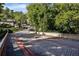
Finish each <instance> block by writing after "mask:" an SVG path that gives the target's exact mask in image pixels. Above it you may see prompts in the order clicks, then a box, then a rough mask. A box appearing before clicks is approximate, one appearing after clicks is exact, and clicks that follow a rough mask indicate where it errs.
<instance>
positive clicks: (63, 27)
mask: <svg viewBox="0 0 79 59" xmlns="http://www.w3.org/2000/svg"><path fill="white" fill-rule="evenodd" d="M55 19H56V20H55V26H56V30H57V31H59V32H62V33H79V12H76V11H67V12H63V13H59V14H58V15H57V16H56V18H55Z"/></svg>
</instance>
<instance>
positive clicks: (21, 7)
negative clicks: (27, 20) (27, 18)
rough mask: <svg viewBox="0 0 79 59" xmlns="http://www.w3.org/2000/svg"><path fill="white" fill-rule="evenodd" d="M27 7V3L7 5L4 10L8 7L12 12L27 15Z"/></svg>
mask: <svg viewBox="0 0 79 59" xmlns="http://www.w3.org/2000/svg"><path fill="white" fill-rule="evenodd" d="M27 5H28V4H26V3H5V5H4V8H6V7H8V8H9V9H10V10H14V11H19V12H23V13H26V12H27V9H26V6H27Z"/></svg>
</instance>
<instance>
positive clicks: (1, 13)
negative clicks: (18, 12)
mask: <svg viewBox="0 0 79 59" xmlns="http://www.w3.org/2000/svg"><path fill="white" fill-rule="evenodd" d="M3 5H4V3H0V20H2V19H3V16H4V15H3V7H4V6H3Z"/></svg>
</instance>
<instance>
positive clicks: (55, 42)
mask: <svg viewBox="0 0 79 59" xmlns="http://www.w3.org/2000/svg"><path fill="white" fill-rule="evenodd" d="M30 35H31V34H28V33H27V32H26V31H23V32H18V33H17V36H18V37H19V38H20V39H21V40H23V41H24V43H25V46H26V47H27V48H29V49H30V50H31V51H32V52H33V53H34V54H35V55H38V56H79V41H73V40H68V39H64V40H62V39H53V38H52V39H42V40H31V39H35V38H34V36H33V35H31V36H30Z"/></svg>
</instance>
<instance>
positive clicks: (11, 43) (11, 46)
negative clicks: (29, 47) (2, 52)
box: [6, 34, 24, 56]
mask: <svg viewBox="0 0 79 59" xmlns="http://www.w3.org/2000/svg"><path fill="white" fill-rule="evenodd" d="M23 55H24V54H23V52H22V51H21V50H20V49H19V48H18V46H17V44H16V42H15V37H14V35H13V34H9V35H8V38H7V48H6V56H23Z"/></svg>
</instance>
